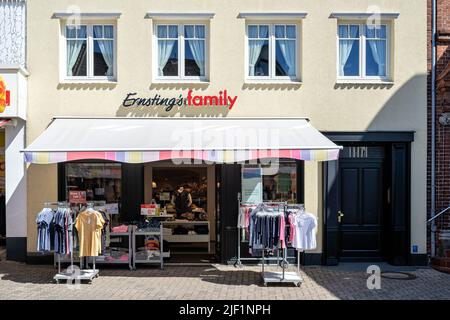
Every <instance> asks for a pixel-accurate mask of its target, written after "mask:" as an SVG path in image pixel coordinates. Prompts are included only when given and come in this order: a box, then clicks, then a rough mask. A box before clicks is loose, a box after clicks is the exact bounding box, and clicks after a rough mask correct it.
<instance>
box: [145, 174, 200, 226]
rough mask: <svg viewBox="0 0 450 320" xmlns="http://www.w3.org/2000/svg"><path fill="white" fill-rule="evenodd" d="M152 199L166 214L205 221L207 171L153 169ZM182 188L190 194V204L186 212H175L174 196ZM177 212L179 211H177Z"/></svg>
mask: <svg viewBox="0 0 450 320" xmlns="http://www.w3.org/2000/svg"><path fill="white" fill-rule="evenodd" d="M146 183H151V184H152V199H154V200H155V202H156V203H158V204H160V205H161V208H164V207H165V208H166V212H167V213H168V214H175V215H176V216H177V217H179V218H187V219H190V220H194V219H195V220H207V218H206V216H207V213H206V212H207V211H206V210H207V170H206V168H153V180H152V181H151V182H150V181H148V182H146ZM180 186H183V187H184V191H185V192H187V193H189V194H190V197H191V199H192V204H191V206H190V208H189V210H188V212H186V214H183V212H177V209H176V208H175V205H174V203H175V196H176V191H177V188H178V187H180ZM178 211H179V210H178Z"/></svg>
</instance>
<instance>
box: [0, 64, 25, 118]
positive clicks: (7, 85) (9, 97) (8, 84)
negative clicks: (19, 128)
mask: <svg viewBox="0 0 450 320" xmlns="http://www.w3.org/2000/svg"><path fill="white" fill-rule="evenodd" d="M26 102H27V83H26V76H25V75H24V73H23V72H22V71H21V69H19V68H16V69H14V68H12V69H0V117H2V118H3V117H11V118H14V117H19V118H22V119H24V120H26Z"/></svg>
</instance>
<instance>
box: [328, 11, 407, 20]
mask: <svg viewBox="0 0 450 320" xmlns="http://www.w3.org/2000/svg"><path fill="white" fill-rule="evenodd" d="M399 15H400V13H396V12H394V13H375V12H374V13H370V12H333V13H332V14H331V15H330V18H335V19H368V18H370V17H372V16H379V17H380V19H390V20H392V19H397V18H398V16H399Z"/></svg>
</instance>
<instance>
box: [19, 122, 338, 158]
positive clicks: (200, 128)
mask: <svg viewBox="0 0 450 320" xmlns="http://www.w3.org/2000/svg"><path fill="white" fill-rule="evenodd" d="M340 149H341V147H339V146H337V145H336V144H334V143H333V142H332V141H330V140H329V139H328V138H326V137H325V136H324V135H322V134H321V133H320V132H319V131H318V130H316V129H315V128H314V127H313V126H312V125H311V123H310V122H309V120H308V119H305V118H270V119H269V118H55V119H54V120H53V121H52V123H51V124H50V125H49V126H48V127H47V129H46V130H45V131H44V132H43V133H42V134H41V135H40V136H39V137H38V138H37V139H36V140H35V141H34V142H33V143H31V144H30V145H29V146H28V147H27V148H26V149H25V150H24V153H25V159H26V161H27V162H30V163H38V164H48V163H58V162H66V161H76V160H86V159H98V160H110V161H118V162H126V163H145V162H154V161H161V160H170V159H198V160H203V161H206V162H211V163H237V162H245V161H249V160H257V159H272V158H290V159H297V160H315V161H328V160H335V159H337V158H338V156H339V150H340Z"/></svg>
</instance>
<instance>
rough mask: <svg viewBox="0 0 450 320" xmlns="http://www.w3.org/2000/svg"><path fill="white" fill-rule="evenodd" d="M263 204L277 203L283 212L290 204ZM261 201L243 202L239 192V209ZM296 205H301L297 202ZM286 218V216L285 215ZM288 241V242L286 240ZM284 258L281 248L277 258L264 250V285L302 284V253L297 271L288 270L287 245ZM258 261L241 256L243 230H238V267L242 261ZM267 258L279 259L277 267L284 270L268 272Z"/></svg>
mask: <svg viewBox="0 0 450 320" xmlns="http://www.w3.org/2000/svg"><path fill="white" fill-rule="evenodd" d="M262 203H263V204H266V205H275V206H279V208H280V207H282V208H283V214H285V213H286V209H287V208H288V206H291V205H289V204H288V203H287V202H273V201H263V202H262ZM259 204H260V203H242V201H241V194H240V193H238V206H239V207H238V210H240V209H241V207H242V206H243V205H259ZM296 206H299V205H298V204H296ZM284 218H285V217H284ZM286 243H287V242H286ZM282 253H283V254H282V258H281V260H280V255H279V249H277V257H276V258H266V257H265V249H263V250H262V258H261V262H262V273H261V276H262V278H263V281H264V285H267V283H294V284H295V285H296V286H300V284H301V282H302V278H301V276H300V253H299V251H297V271H298V274H297V273H295V272H286V269H287V268H288V266H289V262H288V261H287V245H286V247H285V248H282ZM243 260H246V261H258V260H259V258H242V257H241V230H238V256H237V261H236V263H235V266H236V267H242V261H243ZM266 260H275V261H277V268H278V266H281V269H282V272H281V273H280V272H267V271H265V261H266Z"/></svg>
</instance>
